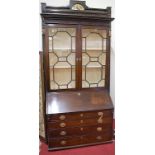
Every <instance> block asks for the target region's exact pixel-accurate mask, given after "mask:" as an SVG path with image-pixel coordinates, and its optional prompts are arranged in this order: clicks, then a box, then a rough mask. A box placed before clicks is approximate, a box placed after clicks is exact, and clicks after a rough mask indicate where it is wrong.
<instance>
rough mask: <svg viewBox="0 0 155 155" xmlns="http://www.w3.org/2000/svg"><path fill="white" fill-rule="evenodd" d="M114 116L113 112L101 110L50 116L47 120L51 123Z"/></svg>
mask: <svg viewBox="0 0 155 155" xmlns="http://www.w3.org/2000/svg"><path fill="white" fill-rule="evenodd" d="M112 115H113V110H100V111H90V112H78V113H67V114H54V115H48V116H47V119H48V121H49V122H51V121H63V120H78V119H87V118H98V117H100V116H102V117H109V116H112Z"/></svg>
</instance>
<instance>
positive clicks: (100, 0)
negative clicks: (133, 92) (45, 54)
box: [39, 0, 115, 104]
mask: <svg viewBox="0 0 155 155" xmlns="http://www.w3.org/2000/svg"><path fill="white" fill-rule="evenodd" d="M40 2H45V3H46V4H47V5H51V6H67V5H69V0H40ZM86 5H87V6H88V7H94V8H106V7H107V6H111V7H112V17H114V0H86ZM114 33H115V32H114V21H113V22H112V37H111V79H110V84H111V85H110V94H111V97H112V100H113V103H114V104H115V51H114V49H115V48H114V47H115V46H114V37H115V36H114ZM39 36H40V50H41V51H42V38H41V19H40V35H39Z"/></svg>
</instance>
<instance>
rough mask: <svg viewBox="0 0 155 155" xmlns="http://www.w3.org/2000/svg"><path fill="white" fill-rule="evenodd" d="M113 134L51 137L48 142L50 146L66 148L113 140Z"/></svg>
mask: <svg viewBox="0 0 155 155" xmlns="http://www.w3.org/2000/svg"><path fill="white" fill-rule="evenodd" d="M111 140H112V135H111V134H109V133H107V134H104V135H103V134H96V135H86V136H76V137H74V136H73V137H71V138H53V139H50V140H49V142H48V144H49V148H58V149H59V147H60V148H63V147H64V148H65V147H69V146H76V145H86V144H87V145H88V144H97V143H102V142H106V141H111Z"/></svg>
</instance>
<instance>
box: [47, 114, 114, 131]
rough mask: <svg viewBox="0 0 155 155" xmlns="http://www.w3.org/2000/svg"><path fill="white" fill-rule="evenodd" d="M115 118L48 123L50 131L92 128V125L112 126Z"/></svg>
mask: <svg viewBox="0 0 155 155" xmlns="http://www.w3.org/2000/svg"><path fill="white" fill-rule="evenodd" d="M112 121H113V118H112V116H111V117H105V118H101V117H99V118H93V119H90V118H89V119H81V120H74V121H71V120H70V121H69V120H68V121H60V122H48V129H59V128H68V127H79V126H92V125H104V124H112Z"/></svg>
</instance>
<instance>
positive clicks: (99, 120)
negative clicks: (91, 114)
mask: <svg viewBox="0 0 155 155" xmlns="http://www.w3.org/2000/svg"><path fill="white" fill-rule="evenodd" d="M98 115H99V119H98V120H97V122H98V123H103V112H98Z"/></svg>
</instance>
